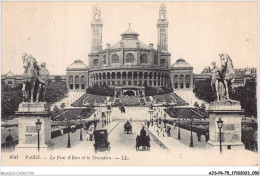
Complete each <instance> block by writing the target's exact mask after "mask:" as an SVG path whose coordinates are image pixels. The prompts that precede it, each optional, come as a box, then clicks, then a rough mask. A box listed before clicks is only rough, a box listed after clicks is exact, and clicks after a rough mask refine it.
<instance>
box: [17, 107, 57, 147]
mask: <svg viewBox="0 0 260 176" xmlns="http://www.w3.org/2000/svg"><path fill="white" fill-rule="evenodd" d="M15 113H16V115H17V116H18V118H19V121H18V139H19V144H18V145H17V146H16V149H17V150H19V149H23V150H24V149H30V150H31V151H32V152H33V151H34V152H35V151H37V150H38V131H37V129H36V124H35V122H37V120H38V119H39V120H40V122H42V124H41V130H40V131H39V138H40V151H42V150H47V149H50V148H51V147H52V146H53V143H52V142H51V119H50V107H49V105H48V104H47V103H44V102H39V103H27V102H22V103H20V104H19V108H18V111H16V112H15ZM16 149H15V150H16Z"/></svg>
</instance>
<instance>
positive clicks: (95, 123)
mask: <svg viewBox="0 0 260 176" xmlns="http://www.w3.org/2000/svg"><path fill="white" fill-rule="evenodd" d="M96 126H97V121H96V114H94V127H95V129H96Z"/></svg>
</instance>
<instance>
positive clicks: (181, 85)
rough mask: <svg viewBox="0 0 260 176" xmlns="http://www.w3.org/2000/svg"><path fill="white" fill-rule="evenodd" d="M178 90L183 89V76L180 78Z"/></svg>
mask: <svg viewBox="0 0 260 176" xmlns="http://www.w3.org/2000/svg"><path fill="white" fill-rule="evenodd" d="M180 88H181V89H183V88H184V76H183V75H181V76H180Z"/></svg>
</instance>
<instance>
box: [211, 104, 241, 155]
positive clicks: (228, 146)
mask: <svg viewBox="0 0 260 176" xmlns="http://www.w3.org/2000/svg"><path fill="white" fill-rule="evenodd" d="M243 112H244V110H242V109H241V105H240V102H239V101H234V100H225V101H216V102H212V103H210V105H209V109H208V113H209V141H208V142H207V148H216V149H218V150H219V148H220V142H219V139H220V136H219V128H218V124H217V121H218V120H219V118H221V120H222V121H223V127H222V129H221V141H222V150H236V149H244V148H245V147H244V144H243V143H242V142H241V115H242V113H243Z"/></svg>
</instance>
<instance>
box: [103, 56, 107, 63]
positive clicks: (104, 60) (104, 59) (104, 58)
mask: <svg viewBox="0 0 260 176" xmlns="http://www.w3.org/2000/svg"><path fill="white" fill-rule="evenodd" d="M106 63H107V61H106V55H104V56H103V64H106Z"/></svg>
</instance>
